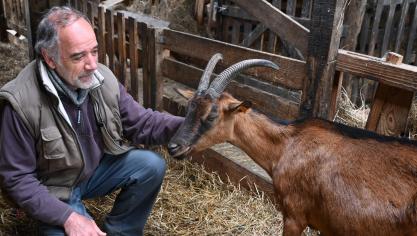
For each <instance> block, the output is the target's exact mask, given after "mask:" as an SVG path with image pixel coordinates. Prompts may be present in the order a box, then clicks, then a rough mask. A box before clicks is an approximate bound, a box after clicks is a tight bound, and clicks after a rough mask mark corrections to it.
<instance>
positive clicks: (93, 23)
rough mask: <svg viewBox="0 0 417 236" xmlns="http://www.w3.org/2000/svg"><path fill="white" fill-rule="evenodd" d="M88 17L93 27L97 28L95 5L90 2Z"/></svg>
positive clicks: (88, 3) (88, 4)
mask: <svg viewBox="0 0 417 236" xmlns="http://www.w3.org/2000/svg"><path fill="white" fill-rule="evenodd" d="M87 17H88V19H90V21H91V26H92V27H93V29H94V28H95V22H94V15H93V3H92V2H90V1H88V2H87Z"/></svg>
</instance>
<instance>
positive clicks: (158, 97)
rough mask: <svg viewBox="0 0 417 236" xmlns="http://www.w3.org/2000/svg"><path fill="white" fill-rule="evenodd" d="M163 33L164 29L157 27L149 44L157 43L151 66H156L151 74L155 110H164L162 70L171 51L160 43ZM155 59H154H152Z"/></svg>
mask: <svg viewBox="0 0 417 236" xmlns="http://www.w3.org/2000/svg"><path fill="white" fill-rule="evenodd" d="M162 33H163V29H155V34H154V37H153V38H152V40H150V41H149V44H151V45H155V46H154V52H155V55H154V57H153V58H151V62H152V63H151V66H152V67H153V68H155V69H154V70H152V72H154V73H152V74H151V78H152V80H151V83H152V85H151V87H152V94H153V95H152V99H153V100H152V107H153V108H154V109H155V110H159V111H162V110H163V102H162V99H163V95H164V89H163V81H164V80H163V77H164V76H163V71H162V62H163V61H164V59H165V58H167V57H169V55H170V51H169V50H167V49H165V48H164V47H163V46H162V45H161V44H158V43H157V42H158V41H159V40H160V39H161V36H162ZM152 60H153V61H152Z"/></svg>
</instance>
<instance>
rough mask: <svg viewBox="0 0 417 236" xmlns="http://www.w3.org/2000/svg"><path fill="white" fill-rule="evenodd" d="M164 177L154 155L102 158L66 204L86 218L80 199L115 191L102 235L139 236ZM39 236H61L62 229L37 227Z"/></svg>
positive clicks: (142, 153)
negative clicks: (117, 193) (116, 193)
mask: <svg viewBox="0 0 417 236" xmlns="http://www.w3.org/2000/svg"><path fill="white" fill-rule="evenodd" d="M164 175H165V161H164V159H163V158H161V157H160V156H159V155H158V154H156V153H154V152H151V151H147V150H139V149H134V150H131V151H129V152H128V153H125V154H122V155H119V156H112V155H108V154H105V155H104V157H103V159H102V160H101V162H100V164H99V166H98V167H97V168H96V170H95V172H94V174H93V175H92V176H91V177H90V179H88V180H87V181H84V182H82V183H80V184H79V185H78V186H77V187H76V188H74V190H73V192H72V195H71V197H70V199H69V200H68V202H67V203H68V204H69V205H70V206H71V207H72V208H73V209H74V211H76V212H77V213H79V214H81V215H84V216H86V217H89V218H91V216H89V215H88V213H87V211H86V208H85V206H84V204H83V203H82V201H81V200H82V199H89V198H95V197H99V196H104V195H107V194H109V193H111V192H113V191H115V190H117V189H119V188H121V191H120V193H119V195H118V196H117V198H116V200H115V202H114V205H113V208H112V210H111V212H110V213H109V214H108V215H107V217H106V219H105V221H104V225H103V229H102V230H103V231H105V232H106V233H107V235H111V236H112V235H135V236H136V235H143V228H144V226H145V223H146V220H147V219H148V217H149V215H150V212H151V210H152V207H153V204H154V203H155V200H156V196H157V195H158V192H159V190H160V187H161V184H162V180H163V178H164ZM39 233H40V235H65V231H64V228H63V227H60V226H54V225H47V224H45V223H40V225H39Z"/></svg>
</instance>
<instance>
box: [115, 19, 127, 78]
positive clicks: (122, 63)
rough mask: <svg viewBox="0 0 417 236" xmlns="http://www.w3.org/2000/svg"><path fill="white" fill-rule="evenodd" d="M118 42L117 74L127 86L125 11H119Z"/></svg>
mask: <svg viewBox="0 0 417 236" xmlns="http://www.w3.org/2000/svg"><path fill="white" fill-rule="evenodd" d="M116 19H117V39H118V40H117V43H118V63H117V67H116V68H117V71H118V72H117V76H118V79H119V81H120V83H122V84H123V85H124V86H126V23H125V18H124V16H123V13H121V12H118V13H117V18H116Z"/></svg>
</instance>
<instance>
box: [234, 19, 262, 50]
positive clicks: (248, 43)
mask: <svg viewBox="0 0 417 236" xmlns="http://www.w3.org/2000/svg"><path fill="white" fill-rule="evenodd" d="M266 29H267V28H266V27H265V26H264V25H263V24H262V23H259V24H258V25H257V26H256V27H255V29H254V30H252V32H250V33H249V34H248V35H247V36H246V38H245V39H244V40H243V41H242V43H241V45H242V46H244V47H250V46H251V45H252V44H253V43H254V42H255V40H256V39H257V38H259V36H261V34H263V33H264V32H265V30H266ZM232 43H233V42H232Z"/></svg>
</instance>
